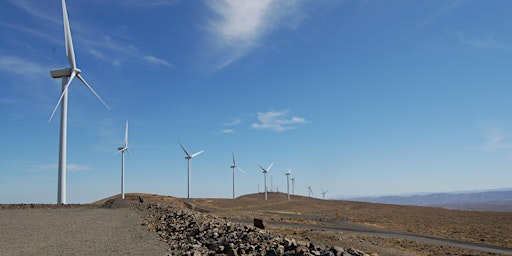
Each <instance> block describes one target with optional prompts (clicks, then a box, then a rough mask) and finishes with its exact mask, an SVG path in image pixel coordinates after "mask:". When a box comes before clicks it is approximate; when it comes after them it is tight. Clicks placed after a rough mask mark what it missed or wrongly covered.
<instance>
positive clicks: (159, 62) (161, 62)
mask: <svg viewBox="0 0 512 256" xmlns="http://www.w3.org/2000/svg"><path fill="white" fill-rule="evenodd" d="M144 60H146V61H147V62H148V63H152V64H155V65H159V66H164V67H171V66H172V64H171V63H169V62H168V61H166V60H162V59H159V58H157V57H155V56H151V55H147V56H145V57H144Z"/></svg>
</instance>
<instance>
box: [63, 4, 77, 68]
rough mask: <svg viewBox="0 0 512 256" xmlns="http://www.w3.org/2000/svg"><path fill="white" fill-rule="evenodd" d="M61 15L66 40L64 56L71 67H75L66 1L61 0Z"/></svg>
mask: <svg viewBox="0 0 512 256" xmlns="http://www.w3.org/2000/svg"><path fill="white" fill-rule="evenodd" d="M62 17H63V19H64V39H65V42H66V56H68V61H69V64H70V65H71V67H72V68H73V69H75V68H76V61H75V50H74V49H73V40H72V39H71V29H70V27H69V19H68V10H67V8H66V1H65V0H62Z"/></svg>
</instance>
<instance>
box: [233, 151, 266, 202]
mask: <svg viewBox="0 0 512 256" xmlns="http://www.w3.org/2000/svg"><path fill="white" fill-rule="evenodd" d="M231 153H232V155H233V165H232V166H230V167H231V169H233V199H235V171H236V169H238V170H239V171H241V172H243V173H245V172H244V170H242V169H241V168H240V167H238V165H236V160H235V152H234V151H231ZM258 190H260V189H259V184H258Z"/></svg>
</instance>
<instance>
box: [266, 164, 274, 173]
mask: <svg viewBox="0 0 512 256" xmlns="http://www.w3.org/2000/svg"><path fill="white" fill-rule="evenodd" d="M272 165H274V163H271V164H270V165H269V166H268V168H267V172H268V171H270V168H272Z"/></svg>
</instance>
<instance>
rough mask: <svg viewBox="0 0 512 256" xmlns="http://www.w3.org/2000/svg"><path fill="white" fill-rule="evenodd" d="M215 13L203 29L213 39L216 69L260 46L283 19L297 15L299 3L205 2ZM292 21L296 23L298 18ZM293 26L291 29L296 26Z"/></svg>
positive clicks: (265, 1) (270, 1)
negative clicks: (264, 38) (217, 59)
mask: <svg viewBox="0 0 512 256" xmlns="http://www.w3.org/2000/svg"><path fill="white" fill-rule="evenodd" d="M207 3H208V4H207V6H208V7H209V8H210V9H211V10H212V11H213V13H215V14H216V17H215V18H212V19H211V20H210V21H209V23H208V24H207V27H206V29H207V30H208V31H209V32H210V33H211V34H212V36H213V37H214V41H215V42H216V45H215V46H214V47H213V48H214V49H215V51H216V55H217V56H216V57H219V58H220V60H219V64H218V66H217V69H221V68H223V67H226V66H228V65H229V64H231V63H233V62H234V61H236V60H238V59H240V58H242V57H244V56H245V55H247V54H248V53H249V52H250V51H251V50H252V49H253V48H254V47H257V46H258V45H260V44H261V41H262V40H263V37H264V36H265V35H266V34H269V33H270V32H272V31H273V30H275V29H278V28H280V27H282V26H284V25H290V24H289V23H286V22H283V20H285V19H284V18H285V17H290V16H294V15H296V16H297V15H298V13H299V12H298V10H299V9H298V5H299V4H298V3H299V1H272V0H262V1H237V0H219V1H210V2H207ZM289 20H294V21H296V23H298V22H299V20H300V19H289ZM295 25H296V24H293V25H292V27H295Z"/></svg>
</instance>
